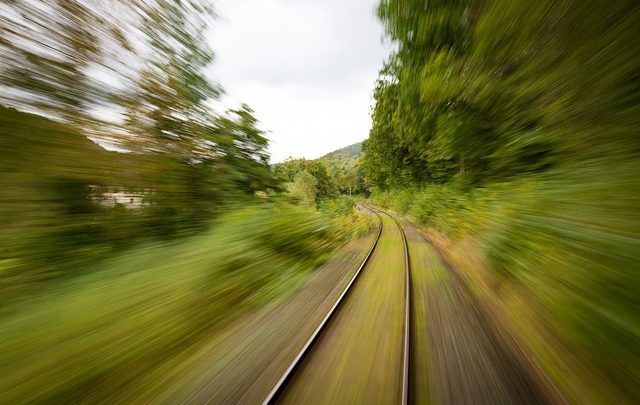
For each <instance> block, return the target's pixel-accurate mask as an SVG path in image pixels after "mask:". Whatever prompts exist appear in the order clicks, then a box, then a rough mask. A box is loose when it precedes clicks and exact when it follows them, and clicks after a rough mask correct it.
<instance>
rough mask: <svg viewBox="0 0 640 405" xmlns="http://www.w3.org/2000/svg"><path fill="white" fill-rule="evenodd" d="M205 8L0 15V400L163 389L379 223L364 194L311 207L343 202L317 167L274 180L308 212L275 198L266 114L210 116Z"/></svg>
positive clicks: (37, 8) (70, 7)
mask: <svg viewBox="0 0 640 405" xmlns="http://www.w3.org/2000/svg"><path fill="white" fill-rule="evenodd" d="M212 17H213V11H212V9H211V7H210V4H209V3H208V2H207V1H199V0H186V1H185V0H155V1H148V2H106V3H105V2H96V1H92V0H68V1H67V0H65V1H49V2H42V3H40V2H12V3H11V4H10V5H7V6H6V7H5V6H4V5H3V7H2V8H0V49H2V51H3V58H2V59H0V84H1V87H2V92H0V189H1V190H2V192H0V222H1V223H2V225H3V229H2V231H3V232H2V234H1V235H0V295H2V302H1V303H0V325H1V329H2V331H3V332H2V339H1V341H0V402H2V403H5V402H6V403H18V402H105V401H106V402H113V401H114V398H115V397H118V396H119V398H124V399H125V402H127V401H129V402H130V401H134V402H135V400H136V399H137V400H138V401H140V399H139V398H140V397H145V396H151V397H154V396H155V397H157V396H158V395H159V394H158V392H157V387H156V385H155V384H157V381H158V379H155V378H154V376H156V377H157V376H164V377H166V376H167V375H168V374H169V373H171V372H175V371H176V370H178V369H179V366H180V365H181V364H182V363H181V362H182V361H185V360H186V359H187V358H189V356H192V355H193V354H194V353H195V351H197V350H198V348H200V347H202V346H203V345H206V344H207V343H209V342H210V339H211V338H212V336H214V335H215V334H216V333H219V332H220V331H221V329H222V327H223V326H225V325H227V324H228V323H229V322H231V321H233V320H235V319H236V318H237V317H239V316H241V315H243V314H246V313H247V312H248V310H250V309H253V308H255V307H256V306H258V305H261V304H265V303H266V302H267V301H268V300H271V299H275V298H277V297H282V296H284V295H286V294H287V293H289V292H291V291H293V290H294V286H296V285H297V284H298V283H299V282H301V281H303V280H305V277H308V276H309V275H310V273H311V270H313V269H314V268H316V267H317V266H318V265H319V264H320V263H321V262H322V261H324V260H325V259H326V258H327V257H328V255H329V254H331V253H332V252H334V251H335V249H336V247H338V246H339V245H340V243H343V242H344V241H345V240H346V239H348V238H350V237H352V236H357V235H361V234H362V233H363V232H366V231H367V230H368V226H369V224H368V222H367V220H366V219H365V218H362V217H361V216H360V215H359V214H358V213H357V212H356V211H355V210H354V202H353V201H352V200H348V199H347V200H344V199H343V200H338V201H334V202H329V203H325V205H324V206H323V207H324V209H322V210H318V209H317V207H316V206H317V204H316V197H317V198H318V201H319V199H320V198H322V197H326V196H334V194H335V185H334V184H333V182H332V180H331V178H330V177H329V175H328V174H327V172H326V169H325V168H324V166H322V165H321V164H320V163H318V162H306V161H297V162H289V163H288V165H297V166H300V167H297V168H296V169H295V171H296V173H293V172H287V171H285V168H286V165H285V166H282V167H280V168H276V170H275V174H276V176H284V177H285V178H284V180H285V181H293V183H296V182H297V183H300V184H299V185H300V186H301V187H300V190H299V191H295V190H291V194H294V196H295V194H296V193H298V194H299V195H303V196H304V195H306V194H309V192H308V187H307V188H305V187H306V186H307V185H308V184H309V182H312V183H313V184H312V185H313V188H312V189H311V201H312V204H308V205H306V204H299V205H296V204H291V203H290V202H289V201H287V200H288V199H287V198H286V197H282V196H281V195H278V193H277V192H276V191H277V190H279V189H281V186H280V181H281V180H283V179H282V178H281V177H274V173H272V169H271V168H270V166H269V162H268V161H269V154H268V152H267V146H268V145H267V139H266V138H265V137H264V133H263V131H262V130H261V129H260V125H259V123H258V121H257V119H256V117H255V116H254V113H253V111H252V110H251V109H250V108H249V107H248V106H246V105H240V106H239V107H238V108H235V109H230V110H228V111H226V112H216V111H215V110H214V109H212V107H211V105H212V101H215V100H216V99H217V98H218V97H219V95H220V94H221V93H222V87H221V86H220V85H218V84H215V82H214V81H213V80H211V78H209V77H207V75H206V70H207V68H208V67H209V65H210V63H211V62H212V60H213V52H212V50H211V49H209V47H208V45H207V40H206V38H205V35H206V33H207V26H208V24H210V23H211V19H212ZM114 115H115V116H116V117H115V118H114V117H113V116H114ZM289 173H292V174H291V175H290V174H289ZM299 173H302V177H300V176H299V178H300V179H301V180H296V179H294V177H296V174H299ZM309 173H311V174H309ZM305 174H306V176H305ZM312 175H313V176H315V177H313V176H312ZM286 176H290V178H287V177H286ZM291 176H292V177H291ZM309 176H311V179H312V180H309ZM316 178H317V179H319V181H317V189H318V191H317V193H318V194H317V196H316ZM305 193H306V194H305ZM114 396H115V397H114ZM115 401H116V402H117V400H115ZM143 402H144V401H143Z"/></svg>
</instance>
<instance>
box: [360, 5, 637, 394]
mask: <svg viewBox="0 0 640 405" xmlns="http://www.w3.org/2000/svg"><path fill="white" fill-rule="evenodd" d="M378 14H379V16H380V18H381V19H382V21H383V22H384V24H385V27H386V32H387V34H388V36H389V38H391V39H392V40H393V41H394V42H395V43H396V44H397V50H396V51H394V52H393V54H392V55H390V57H389V59H388V61H387V62H386V63H385V65H384V67H383V68H382V70H381V72H380V76H379V80H378V82H377V86H376V89H375V92H374V97H375V107H374V110H373V114H372V117H373V127H372V130H371V133H370V137H369V139H368V140H366V141H365V142H364V145H363V150H364V152H365V155H364V157H363V162H362V166H363V168H364V171H365V174H366V178H367V181H368V182H369V183H370V184H371V186H372V189H373V190H374V199H375V200H376V201H378V202H379V203H381V204H383V205H386V206H390V207H394V208H395V209H397V210H399V211H402V212H405V213H409V214H410V215H411V216H413V217H414V218H416V219H418V220H420V221H421V222H423V223H425V224H427V225H428V226H429V227H430V228H431V229H433V230H439V231H442V232H446V233H448V234H449V235H451V236H453V237H455V238H458V239H461V238H463V237H466V236H468V235H472V236H473V237H474V238H476V239H478V240H480V241H481V243H482V246H483V249H484V252H485V254H486V256H487V257H489V258H490V259H491V261H490V263H491V267H492V269H493V271H494V272H493V277H494V278H495V279H496V280H500V282H501V283H510V284H516V285H519V286H521V288H524V289H526V291H528V294H527V295H526V296H527V297H528V298H527V299H529V300H530V301H531V305H541V311H540V313H539V314H538V316H540V317H541V318H542V319H543V320H544V321H543V322H544V324H545V325H547V326H548V327H549V329H550V330H552V331H553V332H552V333H553V334H554V335H555V336H557V337H558V338H559V340H560V341H561V342H562V345H563V347H564V351H563V352H562V355H561V357H573V359H574V360H575V359H583V360H584V359H586V361H588V362H590V364H591V366H590V367H585V369H583V370H577V369H576V368H575V367H574V368H573V369H571V367H569V369H570V370H571V372H570V373H568V374H567V372H566V371H565V372H562V371H558V370H560V369H562V367H563V366H558V364H561V363H562V361H564V359H554V360H552V362H555V369H553V370H551V371H550V374H551V375H554V376H555V378H556V380H558V381H559V384H560V385H561V386H563V387H564V388H565V389H566V390H567V392H569V394H568V395H570V396H571V393H570V392H571V391H572V390H574V392H575V391H579V390H584V391H585V392H590V393H591V394H592V395H593V396H591V397H592V398H600V400H606V399H607V398H609V400H612V401H613V399H611V398H625V397H626V398H627V400H629V399H631V398H634V397H635V398H637V394H638V391H637V382H638V381H639V380H640V375H639V374H638V370H640V354H639V352H638V350H637V347H638V342H640V330H639V329H638V325H640V311H639V310H638V297H637V294H638V291H640V284H639V281H638V280H639V279H638V277H637V275H638V274H637V272H638V270H639V269H640V262H639V261H638V252H639V251H640V220H639V218H640V217H638V207H639V200H638V196H639V195H640V180H639V178H638V175H637V174H638V170H639V169H640V137H639V136H638V135H639V134H638V128H640V103H639V101H640V100H639V99H638V96H639V94H640V80H639V78H640V77H639V76H638V72H640V44H639V43H638V41H637V37H638V26H640V7H638V3H637V2H634V1H618V2H606V3H605V2H598V1H585V2H579V3H575V2H570V1H559V2H558V1H539V2H534V3H531V2H524V3H523V2H500V1H446V2H445V1H435V2H428V3H425V2H423V1H417V0H382V1H381V2H380V5H379V7H378ZM524 333H525V334H526V333H530V334H531V336H535V333H536V332H535V331H531V330H528V331H524ZM558 353H559V352H558ZM583 360H580V361H577V363H576V364H581V362H582V361H583ZM567 364H569V363H567ZM594 370H597V371H594ZM573 373H577V374H584V375H586V374H589V373H595V377H593V378H591V379H582V385H580V383H578V385H573V386H571V384H572V383H571V382H569V381H574V378H573V377H572V376H571V374H573ZM577 380H580V378H578V379H577ZM586 381H593V382H596V384H592V385H589V384H590V383H589V382H586ZM574 398H575V397H574Z"/></svg>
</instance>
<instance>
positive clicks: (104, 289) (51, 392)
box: [0, 204, 368, 402]
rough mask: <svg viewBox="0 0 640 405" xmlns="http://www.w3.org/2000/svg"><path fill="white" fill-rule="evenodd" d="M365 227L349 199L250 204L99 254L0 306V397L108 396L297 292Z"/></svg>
mask: <svg viewBox="0 0 640 405" xmlns="http://www.w3.org/2000/svg"><path fill="white" fill-rule="evenodd" d="M347 205H350V206H351V207H353V205H352V204H347ZM341 225H342V226H341ZM367 226H368V223H367V221H366V220H363V221H362V222H360V221H359V216H358V214H355V212H354V211H353V210H347V208H346V206H345V209H344V211H343V212H342V214H341V215H339V216H334V217H330V216H329V215H328V214H327V213H326V212H320V211H316V210H304V209H301V208H298V207H294V206H288V205H286V206H278V205H263V206H254V207H249V208H244V209H240V210H238V211H236V212H234V213H231V214H228V215H225V216H223V217H221V218H220V219H219V220H217V222H216V223H215V224H214V226H213V227H212V228H211V230H209V231H207V232H205V233H203V234H201V235H199V236H195V237H193V238H191V239H187V240H182V241H178V242H174V243H160V242H158V243H149V244H147V245H144V246H141V247H134V248H132V249H131V250H129V251H127V252H123V253H121V254H119V255H117V256H116V257H113V258H108V259H105V260H104V261H102V262H100V263H98V264H96V266H95V268H92V269H87V270H89V271H87V272H79V274H85V275H84V276H78V277H76V278H73V279H70V280H67V281H65V282H61V283H59V284H58V285H57V286H55V287H50V288H48V289H47V290H46V291H44V292H43V293H41V294H39V295H38V296H37V298H35V299H33V298H30V299H29V300H28V301H27V300H25V301H23V303H21V304H16V305H14V306H13V307H12V309H11V311H10V312H8V313H5V314H3V315H2V319H0V324H1V325H2V329H3V339H2V341H1V342H0V402H15V401H17V400H20V401H25V402H29V401H37V400H45V399H46V400H51V401H55V400H64V401H76V400H80V399H83V400H87V399H90V398H94V399H100V398H102V399H108V398H109V392H112V391H113V390H114V389H123V388H124V387H125V386H127V385H130V384H136V381H137V379H139V378H142V377H144V376H145V375H146V374H148V373H149V372H150V371H151V370H153V371H155V372H158V370H162V368H166V369H167V370H169V369H171V367H172V366H173V365H175V364H177V363H178V362H180V361H181V359H183V358H186V357H187V356H188V354H189V353H190V352H192V351H193V350H194V349H195V348H197V347H199V345H201V344H203V343H204V342H206V341H207V338H208V337H210V336H212V334H215V333H216V332H217V331H219V330H221V329H222V328H223V326H224V325H225V324H226V323H227V322H228V321H230V320H232V319H234V318H236V317H238V316H240V315H241V314H243V313H246V312H247V311H248V310H249V309H251V308H255V307H256V306H258V305H261V304H264V303H266V302H267V301H269V300H272V299H274V298H276V297H282V296H284V295H286V294H287V293H288V292H290V291H291V290H293V288H294V287H295V286H296V285H297V284H298V283H300V282H301V281H303V280H304V279H305V278H306V277H307V276H308V275H309V274H310V272H311V271H312V270H313V269H314V268H315V267H316V266H317V265H318V264H319V263H320V262H321V261H323V260H325V259H326V258H327V257H328V255H330V253H331V252H332V251H333V250H334V249H335V248H336V246H338V245H339V244H340V241H342V240H344V239H345V238H348V237H349V234H351V235H355V234H357V233H358V232H357V231H353V229H355V228H357V229H359V230H360V231H366V228H367ZM87 273H88V274H87Z"/></svg>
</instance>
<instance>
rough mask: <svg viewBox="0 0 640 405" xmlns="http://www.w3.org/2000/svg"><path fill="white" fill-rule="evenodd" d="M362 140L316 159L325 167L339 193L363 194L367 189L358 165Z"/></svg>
mask: <svg viewBox="0 0 640 405" xmlns="http://www.w3.org/2000/svg"><path fill="white" fill-rule="evenodd" d="M361 157H362V142H358V143H354V144H353V145H349V146H346V147H344V148H341V149H338V150H335V151H333V152H331V153H327V154H326V155H324V156H322V157H321V158H319V159H318V161H320V162H322V164H324V165H325V166H326V168H327V171H328V172H329V175H330V176H331V177H332V178H333V180H334V182H335V183H336V188H337V189H338V192H339V193H341V194H350V195H353V194H363V193H366V191H367V186H366V184H365V182H364V173H363V171H362V168H361V167H360V158H361Z"/></svg>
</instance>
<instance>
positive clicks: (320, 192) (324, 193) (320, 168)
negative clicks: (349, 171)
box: [273, 159, 336, 203]
mask: <svg viewBox="0 0 640 405" xmlns="http://www.w3.org/2000/svg"><path fill="white" fill-rule="evenodd" d="M300 172H307V173H309V174H310V175H311V176H313V178H314V179H315V181H316V183H315V201H316V203H319V202H320V201H321V200H322V199H323V198H327V197H333V196H334V195H335V194H336V185H335V183H334V181H333V179H332V178H331V177H330V176H329V173H327V168H326V167H325V166H324V164H322V162H320V161H317V160H307V159H288V160H286V161H284V162H282V163H278V164H276V165H275V166H274V167H273V176H274V177H275V178H276V179H278V180H280V181H281V182H293V181H294V180H295V178H296V175H297V174H298V173H300Z"/></svg>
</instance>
